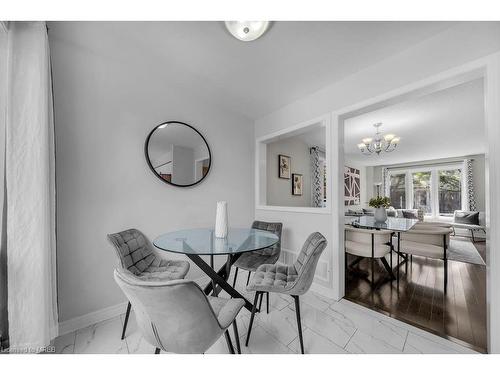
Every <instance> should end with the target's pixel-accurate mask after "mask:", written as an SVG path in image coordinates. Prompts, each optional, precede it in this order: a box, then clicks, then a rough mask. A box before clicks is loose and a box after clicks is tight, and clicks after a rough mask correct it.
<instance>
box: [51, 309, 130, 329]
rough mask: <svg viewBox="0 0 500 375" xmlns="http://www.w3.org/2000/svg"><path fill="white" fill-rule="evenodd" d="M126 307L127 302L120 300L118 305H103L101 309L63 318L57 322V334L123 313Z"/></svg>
mask: <svg viewBox="0 0 500 375" xmlns="http://www.w3.org/2000/svg"><path fill="white" fill-rule="evenodd" d="M126 308H127V302H122V303H119V304H118V305H114V306H109V307H105V308H104V309H101V310H97V311H93V312H90V313H88V314H85V315H81V316H77V317H76V318H73V319H69V320H65V321H64V322H59V336H62V335H65V334H66V333H70V332H74V331H76V330H79V329H82V328H85V327H88V326H90V325H92V324H96V323H99V322H102V321H104V320H108V319H111V318H114V317H116V316H119V315H120V314H123V313H125V310H126Z"/></svg>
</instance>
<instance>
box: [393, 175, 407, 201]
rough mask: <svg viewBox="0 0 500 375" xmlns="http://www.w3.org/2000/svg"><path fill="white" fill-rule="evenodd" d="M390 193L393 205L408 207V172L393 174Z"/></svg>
mask: <svg viewBox="0 0 500 375" xmlns="http://www.w3.org/2000/svg"><path fill="white" fill-rule="evenodd" d="M389 195H390V198H391V205H392V207H394V208H406V174H404V173H402V174H393V175H391V186H390V192H389Z"/></svg>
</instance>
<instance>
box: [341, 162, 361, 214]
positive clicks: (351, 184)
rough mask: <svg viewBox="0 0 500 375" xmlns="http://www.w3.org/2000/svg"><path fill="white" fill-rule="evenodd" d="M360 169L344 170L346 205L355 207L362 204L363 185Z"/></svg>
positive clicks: (346, 168)
mask: <svg viewBox="0 0 500 375" xmlns="http://www.w3.org/2000/svg"><path fill="white" fill-rule="evenodd" d="M359 180H360V175H359V169H356V168H351V167H345V169H344V205H345V206H353V205H358V204H359V203H360V198H361V184H360V181H359Z"/></svg>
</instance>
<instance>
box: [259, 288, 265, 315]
mask: <svg viewBox="0 0 500 375" xmlns="http://www.w3.org/2000/svg"><path fill="white" fill-rule="evenodd" d="M263 299H264V292H262V293H260V301H259V312H260V311H261V310H262V300H263Z"/></svg>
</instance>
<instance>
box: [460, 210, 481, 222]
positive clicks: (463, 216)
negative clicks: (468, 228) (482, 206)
mask: <svg viewBox="0 0 500 375" xmlns="http://www.w3.org/2000/svg"><path fill="white" fill-rule="evenodd" d="M455 223H459V224H469V225H479V212H478V211H455Z"/></svg>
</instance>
